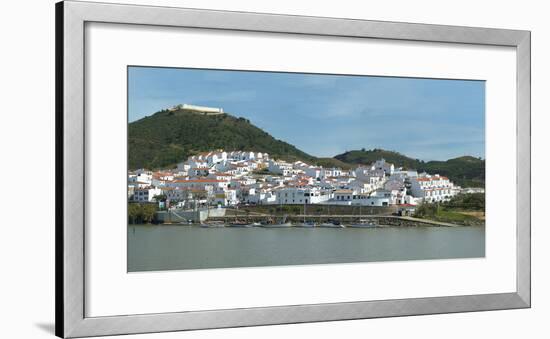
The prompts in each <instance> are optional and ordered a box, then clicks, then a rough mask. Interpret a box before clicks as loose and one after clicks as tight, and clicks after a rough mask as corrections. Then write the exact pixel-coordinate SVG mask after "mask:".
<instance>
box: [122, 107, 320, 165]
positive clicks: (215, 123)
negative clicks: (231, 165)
mask: <svg viewBox="0 0 550 339" xmlns="http://www.w3.org/2000/svg"><path fill="white" fill-rule="evenodd" d="M220 148H222V149H225V150H226V151H232V150H253V151H256V152H266V153H269V154H270V155H271V156H272V157H275V158H280V159H283V160H287V161H296V160H302V161H309V162H311V163H315V162H316V158H315V157H313V156H311V155H309V154H307V153H305V152H302V151H300V150H299V149H297V148H296V147H294V146H293V145H291V144H289V143H286V142H284V141H282V140H277V139H275V138H274V137H273V136H271V135H270V134H269V133H266V132H265V131H263V130H262V129H260V128H258V127H256V126H254V125H252V124H251V123H250V121H249V120H247V119H245V118H237V117H235V116H232V115H230V114H227V113H223V114H216V115H212V114H206V113H205V114H201V113H197V111H195V110H187V109H183V108H180V109H170V110H162V111H160V112H157V113H155V114H153V115H152V116H149V117H145V118H143V119H140V120H137V121H134V122H132V123H130V124H129V126H128V167H129V168H130V169H137V168H162V167H169V166H174V165H175V164H176V163H178V162H180V161H182V160H183V159H186V158H187V157H189V156H191V155H194V154H197V153H200V152H205V151H210V150H213V149H220ZM329 162H330V161H329Z"/></svg>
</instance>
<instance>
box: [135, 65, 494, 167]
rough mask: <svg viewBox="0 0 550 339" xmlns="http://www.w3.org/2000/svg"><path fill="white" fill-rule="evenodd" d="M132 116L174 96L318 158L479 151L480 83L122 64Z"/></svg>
mask: <svg viewBox="0 0 550 339" xmlns="http://www.w3.org/2000/svg"><path fill="white" fill-rule="evenodd" d="M128 72H129V74H128V80H129V84H128V115H129V121H130V122H131V121H135V120H138V119H141V118H143V117H145V116H148V115H151V114H153V113H155V112H157V111H159V110H161V109H164V108H168V107H171V106H174V105H176V104H180V103H188V104H194V105H205V106H213V107H222V108H223V109H224V111H225V112H228V113H230V114H232V115H235V116H238V117H245V118H247V119H249V120H250V122H251V123H253V124H254V125H256V126H258V127H260V128H262V129H264V130H265V131H267V132H268V133H270V134H271V135H273V136H274V137H275V138H277V139H281V140H284V141H286V142H288V143H291V144H293V145H295V146H296V147H298V148H299V149H301V150H303V151H305V152H307V153H309V154H312V155H315V156H319V157H332V156H334V155H337V154H340V153H343V152H345V151H348V150H354V149H361V148H366V149H372V148H383V149H387V150H394V151H398V152H401V153H403V154H405V155H408V156H411V157H415V158H419V159H423V160H447V159H450V158H454V157H458V156H462V155H473V156H476V157H482V158H485V82H484V81H468V80H439V79H417V78H399V77H374V76H346V75H324V74H301V73H278V72H247V71H223V70H200V69H180V68H153V67H129V69H128Z"/></svg>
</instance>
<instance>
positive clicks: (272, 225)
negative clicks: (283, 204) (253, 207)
mask: <svg viewBox="0 0 550 339" xmlns="http://www.w3.org/2000/svg"><path fill="white" fill-rule="evenodd" d="M262 227H265V228H285V227H292V223H291V222H283V223H277V224H263V225H262Z"/></svg>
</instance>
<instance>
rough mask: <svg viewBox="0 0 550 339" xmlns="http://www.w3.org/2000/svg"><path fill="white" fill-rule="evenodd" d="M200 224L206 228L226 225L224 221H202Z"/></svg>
mask: <svg viewBox="0 0 550 339" xmlns="http://www.w3.org/2000/svg"><path fill="white" fill-rule="evenodd" d="M199 226H200V227H204V228H219V227H224V226H225V225H224V224H223V222H208V223H201V224H200V225H199Z"/></svg>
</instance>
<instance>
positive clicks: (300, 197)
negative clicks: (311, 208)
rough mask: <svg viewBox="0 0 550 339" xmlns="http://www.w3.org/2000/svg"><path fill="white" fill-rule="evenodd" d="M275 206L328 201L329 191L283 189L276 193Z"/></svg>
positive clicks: (295, 188)
mask: <svg viewBox="0 0 550 339" xmlns="http://www.w3.org/2000/svg"><path fill="white" fill-rule="evenodd" d="M276 196H277V199H276V201H275V203H277V204H319V203H323V202H326V201H328V200H330V198H331V196H332V194H331V192H330V191H326V190H321V189H319V188H297V187H285V188H280V189H278V190H277V191H276Z"/></svg>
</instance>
